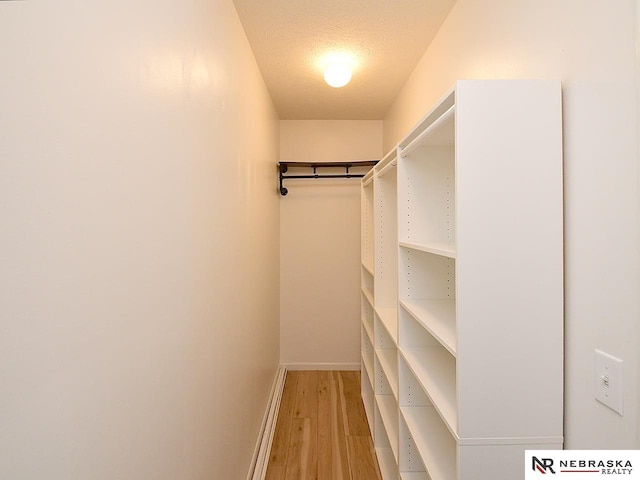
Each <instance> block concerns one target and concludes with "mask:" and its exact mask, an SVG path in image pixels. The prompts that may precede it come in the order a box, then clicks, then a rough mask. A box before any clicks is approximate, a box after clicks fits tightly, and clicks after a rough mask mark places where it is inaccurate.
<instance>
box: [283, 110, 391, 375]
mask: <svg viewBox="0 0 640 480" xmlns="http://www.w3.org/2000/svg"><path fill="white" fill-rule="evenodd" d="M381 155H382V121H377V120H370V121H362V120H361V121H358V120H356V121H352V120H282V121H281V122H280V159H281V160H288V161H299V162H329V161H337V162H339V161H348V160H372V159H379V158H380V157H381ZM342 172H344V170H342ZM342 172H338V173H342ZM305 173H311V172H310V171H309V172H305ZM318 173H319V174H322V173H324V172H323V171H318ZM285 186H286V187H287V188H288V189H289V194H288V195H287V196H286V197H282V199H281V200H280V240H281V243H280V311H281V316H280V318H281V320H280V322H281V325H280V329H281V337H280V342H281V356H280V358H281V361H282V363H284V364H287V365H290V366H292V367H295V368H328V367H331V366H333V367H336V368H346V367H352V368H357V367H358V366H359V364H360V182H359V179H339V180H288V181H285Z"/></svg>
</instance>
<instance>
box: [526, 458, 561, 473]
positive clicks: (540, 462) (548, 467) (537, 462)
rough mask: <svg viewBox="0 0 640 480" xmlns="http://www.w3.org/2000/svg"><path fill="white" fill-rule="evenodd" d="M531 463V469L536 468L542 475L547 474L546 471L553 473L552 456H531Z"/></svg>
mask: <svg viewBox="0 0 640 480" xmlns="http://www.w3.org/2000/svg"><path fill="white" fill-rule="evenodd" d="M532 460H533V461H532V463H533V465H532V466H531V468H532V469H533V470H536V471H538V472H540V473H542V474H543V475H546V474H547V471H549V472H551V473H553V474H554V475H555V473H556V472H555V470H554V469H553V459H552V458H538V457H532Z"/></svg>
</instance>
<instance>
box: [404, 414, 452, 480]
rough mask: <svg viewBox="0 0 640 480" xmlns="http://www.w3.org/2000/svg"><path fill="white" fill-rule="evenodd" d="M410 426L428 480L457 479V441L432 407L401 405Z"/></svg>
mask: <svg viewBox="0 0 640 480" xmlns="http://www.w3.org/2000/svg"><path fill="white" fill-rule="evenodd" d="M400 411H401V412H402V416H403V418H404V420H405V422H406V423H407V427H409V431H410V432H411V436H412V437H413V441H414V442H415V444H416V448H417V449H418V452H420V456H421V457H422V461H423V463H424V465H425V468H426V469H427V472H428V473H429V476H430V477H431V480H452V479H455V478H456V443H455V440H454V439H453V437H452V436H451V435H450V434H449V431H448V430H447V428H446V427H445V426H444V424H443V423H442V420H441V419H440V416H439V415H438V413H437V412H436V411H435V410H434V408H433V407H402V408H401V409H400Z"/></svg>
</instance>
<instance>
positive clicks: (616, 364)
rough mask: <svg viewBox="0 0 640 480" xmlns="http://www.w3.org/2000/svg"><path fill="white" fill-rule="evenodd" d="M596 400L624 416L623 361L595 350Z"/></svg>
mask: <svg viewBox="0 0 640 480" xmlns="http://www.w3.org/2000/svg"><path fill="white" fill-rule="evenodd" d="M595 354H596V371H595V390H596V391H595V394H596V400H598V401H599V402H601V403H603V404H605V405H606V406H607V407H609V408H610V409H612V410H613V411H615V412H617V413H619V414H620V415H622V399H623V391H624V389H623V388H622V386H623V385H622V360H620V359H619V358H616V357H614V356H612V355H609V354H608V353H605V352H602V351H600V350H597V349H596V350H595Z"/></svg>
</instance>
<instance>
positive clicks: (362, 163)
mask: <svg viewBox="0 0 640 480" xmlns="http://www.w3.org/2000/svg"><path fill="white" fill-rule="evenodd" d="M377 163H378V160H359V161H354V162H279V163H278V179H279V190H280V195H282V196H283V197H284V196H286V195H287V194H288V193H289V189H288V188H286V187H285V186H284V181H285V180H286V179H288V178H296V179H302V178H309V179H318V178H362V177H364V176H365V174H364V173H363V174H358V173H351V172H350V170H349V169H350V168H357V167H373V166H374V165H376V164H377ZM289 167H293V168H311V169H312V170H313V174H310V175H285V173H287V172H288V171H289ZM319 168H344V169H345V173H343V174H325V175H319V174H318V169H319Z"/></svg>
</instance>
